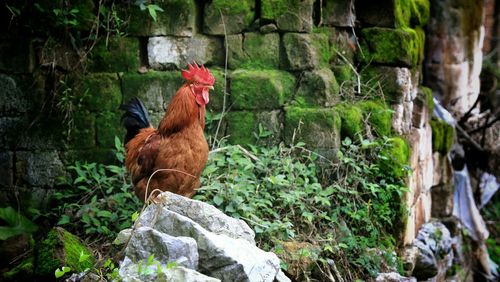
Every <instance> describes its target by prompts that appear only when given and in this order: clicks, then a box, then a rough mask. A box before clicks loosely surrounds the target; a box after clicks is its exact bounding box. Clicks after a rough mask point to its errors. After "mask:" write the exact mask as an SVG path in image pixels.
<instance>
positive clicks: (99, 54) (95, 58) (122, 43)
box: [89, 37, 140, 72]
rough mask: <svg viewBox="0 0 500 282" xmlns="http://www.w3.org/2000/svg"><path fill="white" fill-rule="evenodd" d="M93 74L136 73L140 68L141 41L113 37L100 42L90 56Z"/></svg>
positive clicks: (90, 67)
mask: <svg viewBox="0 0 500 282" xmlns="http://www.w3.org/2000/svg"><path fill="white" fill-rule="evenodd" d="M89 58H90V60H89V69H90V71H93V72H127V71H136V70H137V69H138V68H139V66H140V63H139V40H138V39H137V38H129V37H111V38H109V40H104V39H102V40H100V41H99V42H98V43H97V44H96V45H95V47H94V48H93V49H92V52H91V53H90V56H89Z"/></svg>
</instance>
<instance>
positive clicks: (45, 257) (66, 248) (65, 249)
mask: <svg viewBox="0 0 500 282" xmlns="http://www.w3.org/2000/svg"><path fill="white" fill-rule="evenodd" d="M80 254H84V255H88V256H89V259H88V260H86V261H83V262H80V261H79V259H80ZM94 261H95V259H94V257H93V256H92V253H91V252H90V251H89V250H88V249H87V247H85V246H84V245H83V244H82V243H81V242H80V240H79V239H78V237H76V236H74V235H72V234H71V233H69V232H67V231H66V230H64V229H63V228H60V227H56V228H54V229H52V230H51V231H50V232H49V233H48V234H47V237H46V239H45V240H43V241H42V243H41V244H40V249H39V252H38V259H37V262H38V265H37V268H36V273H37V274H38V275H41V276H47V277H48V276H51V277H53V275H54V271H55V270H56V269H57V268H59V267H61V266H68V267H70V268H71V270H72V271H74V272H82V271H84V270H85V269H87V268H91V267H92V266H93V264H94Z"/></svg>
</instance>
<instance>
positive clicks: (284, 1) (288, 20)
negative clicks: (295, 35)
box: [261, 0, 314, 32]
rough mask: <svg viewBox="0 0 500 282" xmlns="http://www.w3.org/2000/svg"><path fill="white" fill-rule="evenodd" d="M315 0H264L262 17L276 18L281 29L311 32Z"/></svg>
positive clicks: (262, 2)
mask: <svg viewBox="0 0 500 282" xmlns="http://www.w3.org/2000/svg"><path fill="white" fill-rule="evenodd" d="M313 4H314V1H313V0H306V1H299V0H263V1H261V17H262V19H264V20H274V21H276V23H277V26H278V29H279V30H281V31H294V32H311V30H312V27H313V19H312V14H313Z"/></svg>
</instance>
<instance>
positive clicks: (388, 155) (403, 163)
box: [378, 137, 411, 178]
mask: <svg viewBox="0 0 500 282" xmlns="http://www.w3.org/2000/svg"><path fill="white" fill-rule="evenodd" d="M388 143H389V144H388V145H389V146H386V147H385V148H383V149H382V152H381V156H382V158H379V160H378V161H379V166H380V171H381V173H383V174H386V175H388V176H392V177H395V178H403V177H405V176H406V175H407V174H408V164H409V160H410V155H411V149H410V145H409V144H408V142H407V141H406V140H405V139H403V138H401V137H392V138H390V139H389V142H388Z"/></svg>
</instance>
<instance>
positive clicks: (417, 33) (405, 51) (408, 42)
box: [359, 27, 425, 67]
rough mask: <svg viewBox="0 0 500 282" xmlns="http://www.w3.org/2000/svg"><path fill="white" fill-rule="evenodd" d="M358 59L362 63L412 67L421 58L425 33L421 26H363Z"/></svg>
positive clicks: (419, 61) (419, 62)
mask: <svg viewBox="0 0 500 282" xmlns="http://www.w3.org/2000/svg"><path fill="white" fill-rule="evenodd" d="M361 34H362V37H363V41H362V44H361V48H362V50H363V52H362V53H363V54H364V56H363V55H361V52H360V55H359V56H360V60H361V61H362V62H364V63H379V64H386V65H398V66H399V65H402V66H406V67H414V66H417V65H420V64H421V63H422V60H423V52H424V39H425V34H424V32H423V30H422V29H421V28H416V29H410V28H404V29H391V28H379V27H373V28H365V29H363V30H362V32H361Z"/></svg>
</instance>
